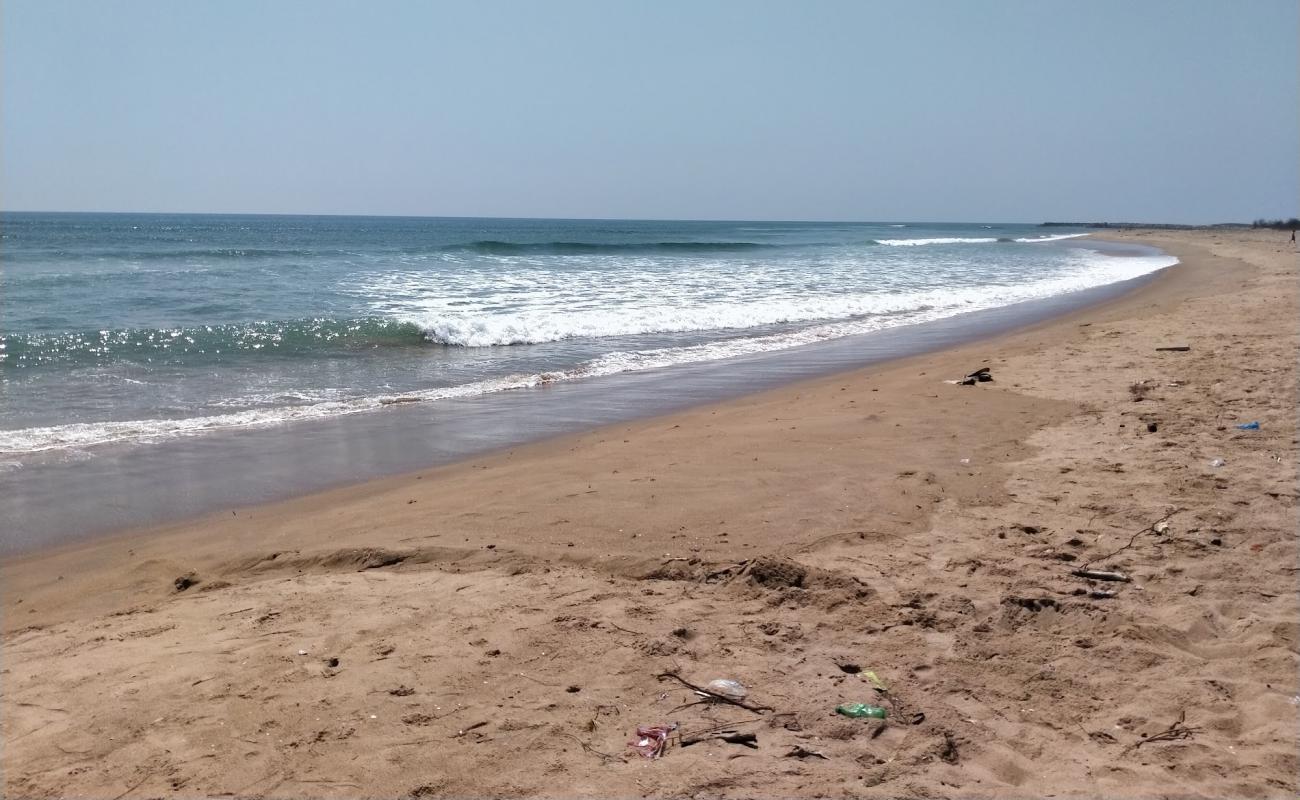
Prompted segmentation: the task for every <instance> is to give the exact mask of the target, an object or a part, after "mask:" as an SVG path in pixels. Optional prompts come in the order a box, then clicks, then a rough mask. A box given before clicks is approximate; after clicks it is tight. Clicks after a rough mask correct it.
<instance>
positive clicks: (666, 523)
mask: <svg viewBox="0 0 1300 800" xmlns="http://www.w3.org/2000/svg"><path fill="white" fill-rule="evenodd" d="M1111 236H1113V237H1115V238H1122V239H1126V240H1131V241H1140V242H1144V243H1149V244H1153V245H1156V246H1159V247H1161V248H1164V249H1166V250H1168V251H1169V252H1171V253H1173V254H1175V255H1177V256H1179V257H1180V258H1181V259H1182V261H1183V263H1182V264H1181V265H1179V266H1177V267H1175V268H1173V269H1171V270H1167V271H1166V272H1164V273H1162V274H1161V275H1160V276H1159V277H1157V278H1156V279H1155V280H1153V281H1151V282H1150V283H1148V284H1146V285H1145V286H1143V287H1142V288H1140V289H1138V290H1136V291H1134V292H1131V293H1129V294H1127V295H1125V296H1123V297H1121V298H1119V299H1117V300H1114V301H1111V302H1108V303H1106V304H1104V305H1101V306H1095V307H1092V308H1089V309H1086V310H1083V311H1080V312H1076V313H1073V314H1070V315H1068V316H1065V317H1061V318H1058V319H1056V320H1053V321H1051V322H1049V323H1045V324H1041V325H1037V326H1034V327H1032V328H1028V329H1024V330H1021V331H1018V332H1016V333H1014V334H1009V335H1004V336H1000V337H997V338H994V339H988V340H983V341H979V342H975V343H971V344H969V345H966V346H963V347H960V348H957V349H953V350H947V351H944V352H941V353H936V354H930V355H926V356H922V357H916V358H910V359H905V360H901V361H895V362H891V363H889V364H885V365H879V366H876V367H871V368H868V369H863V370H860V371H857V372H852V373H847V374H842V375H836V376H832V377H828V378H822V379H818V380H813V381H809V382H804V383H799V384H795V385H791V386H787V387H784V388H780V389H777V390H774V391H768V392H764V393H761V394H756V395H752V396H748V397H744V398H741V399H738V400H734V401H730V402H726V403H722V404H717V405H710V406H705V407H701V408H698V409H693V410H690V411H687V412H684V413H679V414H674V415H671V416H667V417H658V418H653V419H646V420H642V421H638V422H634V423H629V424H623V425H617V426H613V427H608V428H604V429H600V430H596V431H592V432H589V433H586V434H583V435H578V436H570V437H564V438H561V439H556V440H552V441H547V442H542V443H539V444H535V445H529V446H526V447H519V448H515V449H513V450H510V451H507V452H501V453H496V454H492V455H489V456H484V457H479V458H475V459H472V460H470V461H467V462H465V463H461V464H456V465H452V466H448V467H442V468H438V469H429V470H425V471H422V472H419V473H415V474H410V475H405V476H401V477H397V478H390V479H384V480H379V481H374V482H371V483H366V484H363V485H359V486H354V487H349V488H344V489H338V490H333V491H329V492H325V493H321V494H316V495H311V496H306V497H301V498H298V499H294V500H291V501H288V502H283V503H277V504H273V505H268V506H261V507H253V508H240V509H235V510H233V511H231V510H227V511H224V512H222V513H220V514H214V515H211V516H208V517H205V518H201V519H197V520H191V521H188V522H186V523H183V524H176V525H170V526H167V527H165V528H161V529H154V530H148V531H136V532H129V533H126V534H122V535H117V536H112V537H107V538H101V539H97V540H93V541H91V542H88V543H83V544H79V545H77V546H73V547H69V548H64V549H61V550H54V551H46V552H42V553H37V554H32V555H27V556H23V557H18V558H13V559H10V560H9V561H7V562H5V563H4V564H3V566H0V578H2V579H3V609H4V641H3V643H4V646H3V664H2V665H0V669H2V675H0V678H2V680H3V684H2V685H3V737H4V747H3V767H4V779H5V780H6V781H7V785H6V786H5V787H4V796H6V797H60V796H79V797H105V798H127V797H172V796H178V797H183V796H210V795H227V796H229V795H234V796H239V797H260V796H274V797H307V796H310V797H362V796H365V797H408V796H409V797H435V796H523V795H550V796H566V797H569V796H597V797H608V796H618V797H632V796H643V795H653V796H683V797H684V796H692V797H749V796H756V795H758V796H813V795H816V796H827V795H833V796H880V797H886V796H888V797H894V796H900V795H901V796H944V797H973V796H986V797H1008V796H1012V797H1040V796H1045V795H1052V796H1057V797H1060V796H1074V797H1097V796H1105V797H1139V796H1140V797H1157V796H1159V797H1172V796H1177V797H1187V796H1191V797H1294V796H1295V794H1296V792H1297V789H1298V787H1297V778H1296V776H1297V774H1300V760H1298V759H1297V748H1296V736H1297V703H1298V702H1300V700H1298V699H1297V694H1298V692H1300V687H1298V686H1297V662H1298V659H1297V630H1298V627H1300V622H1298V620H1300V609H1298V608H1297V592H1296V573H1297V546H1296V539H1297V517H1296V496H1297V483H1296V462H1297V446H1296V438H1295V436H1296V400H1297V394H1296V370H1295V367H1296V353H1297V338H1298V337H1297V328H1296V319H1297V315H1296V312H1297V281H1296V256H1295V250H1294V246H1293V245H1291V244H1289V243H1287V241H1286V239H1287V237H1286V235H1285V234H1280V233H1276V232H1254V231H1235V230H1234V231H1197V232H1144V231H1135V232H1127V233H1122V234H1108V237H1111ZM1178 345H1187V346H1189V347H1190V350H1188V351H1185V352H1181V351H1158V350H1157V349H1156V348H1158V347H1165V346H1178ZM985 364H986V365H988V366H990V367H991V368H992V372H993V376H994V378H995V379H996V380H995V382H993V383H985V384H980V385H978V386H974V387H962V386H954V385H950V384H946V383H944V382H943V380H944V379H946V378H953V377H958V376H960V375H962V374H963V373H965V372H968V371H970V370H971V369H973V368H975V367H977V366H980V365H985ZM1251 421H1258V422H1259V423H1260V429H1259V430H1257V431H1243V430H1239V429H1238V428H1237V427H1236V426H1237V425H1238V424H1242V423H1248V422H1251ZM1214 459H1222V460H1223V461H1224V462H1225V463H1223V465H1222V466H1219V467H1214V466H1211V462H1212V460H1214ZM1162 521H1164V522H1167V527H1166V526H1165V525H1164V524H1157V523H1160V522H1162ZM1080 568H1092V569H1098V570H1105V571H1112V572H1114V571H1118V572H1120V573H1123V574H1124V575H1125V576H1126V577H1129V578H1130V579H1131V580H1129V581H1128V582H1107V581H1089V580H1085V579H1082V578H1079V577H1076V576H1074V575H1072V574H1071V572H1072V570H1077V569H1080ZM189 573H193V574H194V577H195V579H196V580H197V581H198V582H197V583H196V584H194V585H193V586H190V587H189V588H187V589H185V590H183V591H178V590H177V589H176V588H175V586H174V583H173V582H174V581H175V579H177V578H178V577H180V576H182V575H186V574H189ZM668 671H676V672H678V673H679V674H680V676H681V677H682V678H683V679H685V680H686V681H690V682H692V683H696V684H704V683H707V682H708V681H709V680H711V679H713V678H719V677H728V678H735V679H738V680H740V681H741V682H743V683H744V684H745V685H746V686H748V687H749V691H750V694H749V699H748V701H747V702H749V703H750V704H751V705H754V706H756V707H770V710H759V711H751V710H748V709H744V708H739V707H736V706H731V705H724V704H718V703H699V702H695V701H697V700H699V697H697V696H695V695H692V694H691V692H690V690H689V689H687V688H686V687H684V686H683V685H682V684H681V683H678V682H676V681H675V680H674V679H672V678H663V677H660V676H661V674H662V673H665V672H668ZM868 672H871V673H873V674H874V676H876V678H877V679H878V680H879V681H880V682H881V683H882V684H883V685H884V686H887V687H888V691H887V692H883V693H882V692H880V691H878V690H877V689H876V687H875V686H874V685H873V683H872V681H871V680H870V678H869V677H868V674H867V673H868ZM856 701H866V702H874V703H878V704H880V705H882V706H885V707H887V708H888V709H889V711H890V716H889V717H888V719H887V720H885V721H884V722H883V723H882V722H881V721H879V720H871V719H866V720H861V719H847V718H844V717H840V716H836V715H835V714H834V713H833V709H834V707H835V706H836V704H838V703H843V702H856ZM667 722H675V723H677V724H678V725H679V729H678V730H679V733H682V734H685V736H684V737H683V738H682V739H681V740H678V739H676V738H675V739H673V740H672V741H671V742H670V746H669V748H668V750H667V751H666V754H665V755H664V757H663V758H662V759H661V760H658V761H650V760H646V759H643V758H641V757H640V756H638V755H636V754H634V753H632V752H631V751H630V750H628V749H627V746H626V744H627V741H628V739H629V738H630V737H631V736H632V734H633V731H634V729H635V728H636V726H637V725H639V724H656V723H667ZM709 731H712V733H710V732H709ZM726 731H734V732H738V733H745V734H754V735H755V736H756V737H757V738H756V742H755V743H754V744H755V745H756V746H755V747H752V748H751V747H749V746H746V745H745V744H743V743H735V742H729V741H724V740H723V739H720V738H711V737H716V735H717V734H718V733H719V732H723V733H725V732H726ZM733 738H734V737H733ZM682 744H687V745H688V746H685V747H683V746H680V745H682Z"/></svg>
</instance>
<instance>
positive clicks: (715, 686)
mask: <svg viewBox="0 0 1300 800" xmlns="http://www.w3.org/2000/svg"><path fill="white" fill-rule="evenodd" d="M704 689H705V691H707V692H709V693H711V694H716V695H718V696H719V697H726V698H728V699H730V700H744V699H745V698H746V697H748V696H749V690H748V689H746V688H745V684H743V683H741V682H740V681H733V680H731V679H730V678H718V679H716V680H711V681H709V682H708V683H707V684H705V686H704Z"/></svg>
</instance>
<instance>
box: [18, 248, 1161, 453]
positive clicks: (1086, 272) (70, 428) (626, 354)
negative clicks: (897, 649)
mask: <svg viewBox="0 0 1300 800" xmlns="http://www.w3.org/2000/svg"><path fill="white" fill-rule="evenodd" d="M1176 263H1178V260H1177V259H1175V258H1173V257H1171V256H1142V257H1115V256H1106V255H1103V254H1100V253H1097V252H1095V251H1079V253H1078V255H1077V256H1076V257H1075V259H1074V261H1073V263H1072V265H1071V267H1070V268H1069V269H1067V270H1066V271H1064V272H1063V273H1061V274H1058V275H1056V276H1053V277H1051V278H1046V279H1043V280H1040V281H1035V282H1030V283H1017V282H1015V281H1014V280H1009V281H1008V282H1007V283H1005V284H1003V285H984V286H980V287H974V288H967V289H962V290H940V289H935V290H931V291H925V292H914V293H909V294H900V295H898V296H895V297H892V298H887V299H885V300H883V301H882V300H881V298H874V299H873V298H857V299H853V298H849V299H848V300H847V301H846V302H847V303H848V304H849V305H848V306H845V307H852V304H853V303H855V302H856V303H859V304H863V305H871V304H872V303H875V305H874V306H873V307H875V308H898V309H901V310H899V311H898V312H897V313H893V314H883V313H876V314H872V315H869V316H859V317H850V318H847V319H840V320H835V321H830V322H824V323H822V324H817V325H812V326H809V327H805V328H801V329H799V330H794V331H787V332H781V333H773V334H767V335H759V336H750V337H740V338H733V339H727V340H722V341H715V342H705V343H701V344H696V345H687V346H682V347H663V348H653V349H646V350H634V351H615V352H610V353H606V354H604V355H602V356H600V357H598V358H595V359H592V360H591V361H588V362H586V363H584V364H580V365H578V366H576V367H574V368H572V369H569V370H564V371H557V372H547V373H537V374H528V375H511V376H506V377H501V378H494V379H489V380H481V381H475V382H471V383H466V384H461V385H458V386H448V387H439V388H433V389H428V390H423V391H416V392H408V393H404V394H400V395H393V394H385V395H377V396H370V397H360V398H353V399H348V400H327V401H324V402H317V403H309V404H306V405H292V406H282V407H275V408H260V409H250V410H246V411H239V412H235V413H230V414H215V415H208V416H202V417H192V418H188V419H145V420H128V421H113V422H95V423H74V424H68V425H55V426H49V427H39V428H23V429H18V430H5V431H0V454H5V455H21V454H29V453H39V452H43V451H48V450H58V449H63V450H77V449H82V448H88V447H93V446H97V445H103V444H109V443H112V442H126V441H131V442H153V441H161V440H164V439H170V438H176V437H183V436H195V435H200V434H204V433H211V432H215V431H222V430H235V429H241V428H255V427H263V426H270V425H280V424H285V423H289V422H296V421H304V420H313V419H316V420H319V419H326V418H331V417H339V416H345V415H348V414H357V413H362V412H367V411H376V410H380V409H383V408H387V407H389V406H396V405H405V404H408V403H422V402H431V401H438V400H445V399H450V398H463V397H474V396H478V395H484V394H493V393H497V392H503V391H509V390H513V389H526V388H531V387H535V386H540V385H543V384H547V383H555V382H559V381H568V380H577V379H581V378H589V377H596V376H602V375H613V374H617V373H622V372H635V371H642V370H648V369H659V368H663V367H669V366H673V365H678V364H689V363H697V362H701V361H715V360H719V359H725V358H734V357H737V356H743V355H752V354H756V353H764V352H772V351H776V350H785V349H789V348H791V347H798V346H801V345H806V344H812V343H815V342H821V341H827V340H830V339H838V338H842V337H845V336H853V335H856V334H861V333H869V332H872V331H876V330H880V329H882V328H887V327H895V326H899V325H908V324H915V323H919V322H927V321H932V320H936V319H941V318H944V317H950V316H954V315H956V314H961V313H964V312H968V311H978V310H982V309H987V308H993V307H998V306H1005V305H1010V304H1012V303H1018V302H1022V301H1025V300H1033V299H1040V298H1046V297H1054V296H1058V295H1061V294H1066V293H1069V292H1073V291H1079V290H1082V289H1088V288H1093V287H1096V286H1103V285H1106V284H1109V283H1115V282H1118V281H1124V280H1130V279H1132V278H1137V277H1140V276H1142V275H1145V274H1148V273H1151V272H1154V271H1156V270H1159V269H1163V268H1165V267H1169V266H1172V265H1173V264H1176ZM904 306H905V307H906V308H905V309H903V307H904ZM606 335H608V334H606Z"/></svg>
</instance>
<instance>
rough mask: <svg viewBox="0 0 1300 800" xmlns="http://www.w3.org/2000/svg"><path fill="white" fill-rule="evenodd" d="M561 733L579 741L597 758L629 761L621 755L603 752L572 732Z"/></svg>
mask: <svg viewBox="0 0 1300 800" xmlns="http://www.w3.org/2000/svg"><path fill="white" fill-rule="evenodd" d="M560 735H561V736H567V737H569V738H570V739H572V740H573V741H575V742H577V743H578V744H579V745H581V746H582V749H583V750H586V751H587V752H588V753H591V754H592V755H593V756H596V757H597V758H599V759H601V761H622V762H623V763H627V762H626V760H625V759H623V758H622V757H620V756H613V755H610V754H609V753H602V752H601V751H599V750H597V749H596V748H594V747H592V746H591V745H589V744H587V743H586V742H584V741H582V740H581V739H579V738H578V737H577V736H574V735H573V734H571V733H562V734H560Z"/></svg>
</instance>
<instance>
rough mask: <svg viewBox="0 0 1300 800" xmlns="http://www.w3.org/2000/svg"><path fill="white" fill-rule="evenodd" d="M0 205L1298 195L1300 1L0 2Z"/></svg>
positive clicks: (334, 205) (874, 209)
mask: <svg viewBox="0 0 1300 800" xmlns="http://www.w3.org/2000/svg"><path fill="white" fill-rule="evenodd" d="M0 2H2V5H0V208H3V209H6V210H43V211H159V212H251V213H304V214H395V215H416V216H503V217H562V218H587V217H597V218H654V219H754V220H757V219H780V220H797V219H810V220H817V219H825V220H874V221H893V220H898V221H980V222H992V221H999V222H1013V221H1020V222H1038V221H1044V220H1057V221H1060V220H1066V221H1102V220H1109V221H1144V222H1186V223H1210V222H1224V221H1250V220H1252V219H1254V218H1257V217H1290V216H1294V215H1296V214H1297V204H1298V200H1297V195H1298V193H1300V188H1298V187H1300V166H1298V164H1297V162H1298V160H1300V155H1298V154H1297V151H1298V150H1300V146H1298V145H1300V101H1298V96H1300V83H1298V82H1300V79H1298V77H1297V74H1298V72H1300V70H1298V67H1300V63H1298V59H1297V40H1298V39H1300V3H1296V2H1295V0H1239V1H1234V2H1226V1H1225V2H1216V1H1215V0H1176V1H1173V2H1157V1H1155V0H1149V1H1139V0H1125V1H1124V2H1109V1H1108V0H1089V2H1077V1H1075V0H1068V1H1067V0H1032V1H1029V2H1012V1H1011V0H1004V1H999V0H985V1H984V2H960V1H959V0H948V1H944V0H908V1H905V2H876V1H873V0H847V1H846V2H831V1H830V0H807V1H806V2H795V1H794V0H789V2H782V3H775V2H761V0H745V1H743V2H721V1H717V2H711V1H710V0H690V1H688V2H676V1H675V0H654V2H650V1H649V0H645V1H641V0H592V1H591V2H567V1H565V0H548V1H547V2H495V1H493V0H418V1H413V2H397V1H396V0H373V1H372V2H361V1H360V0H357V2H332V1H331V0H275V1H274V2H264V1H263V0H255V1H254V2H244V1H243V0H210V1H209V0H187V1H186V2H173V1H172V0H166V1H163V0H159V1H156V2H155V1H148V2H146V1H145V0H102V1H100V2H92V0H84V1H82V2H69V1H68V0H0Z"/></svg>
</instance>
